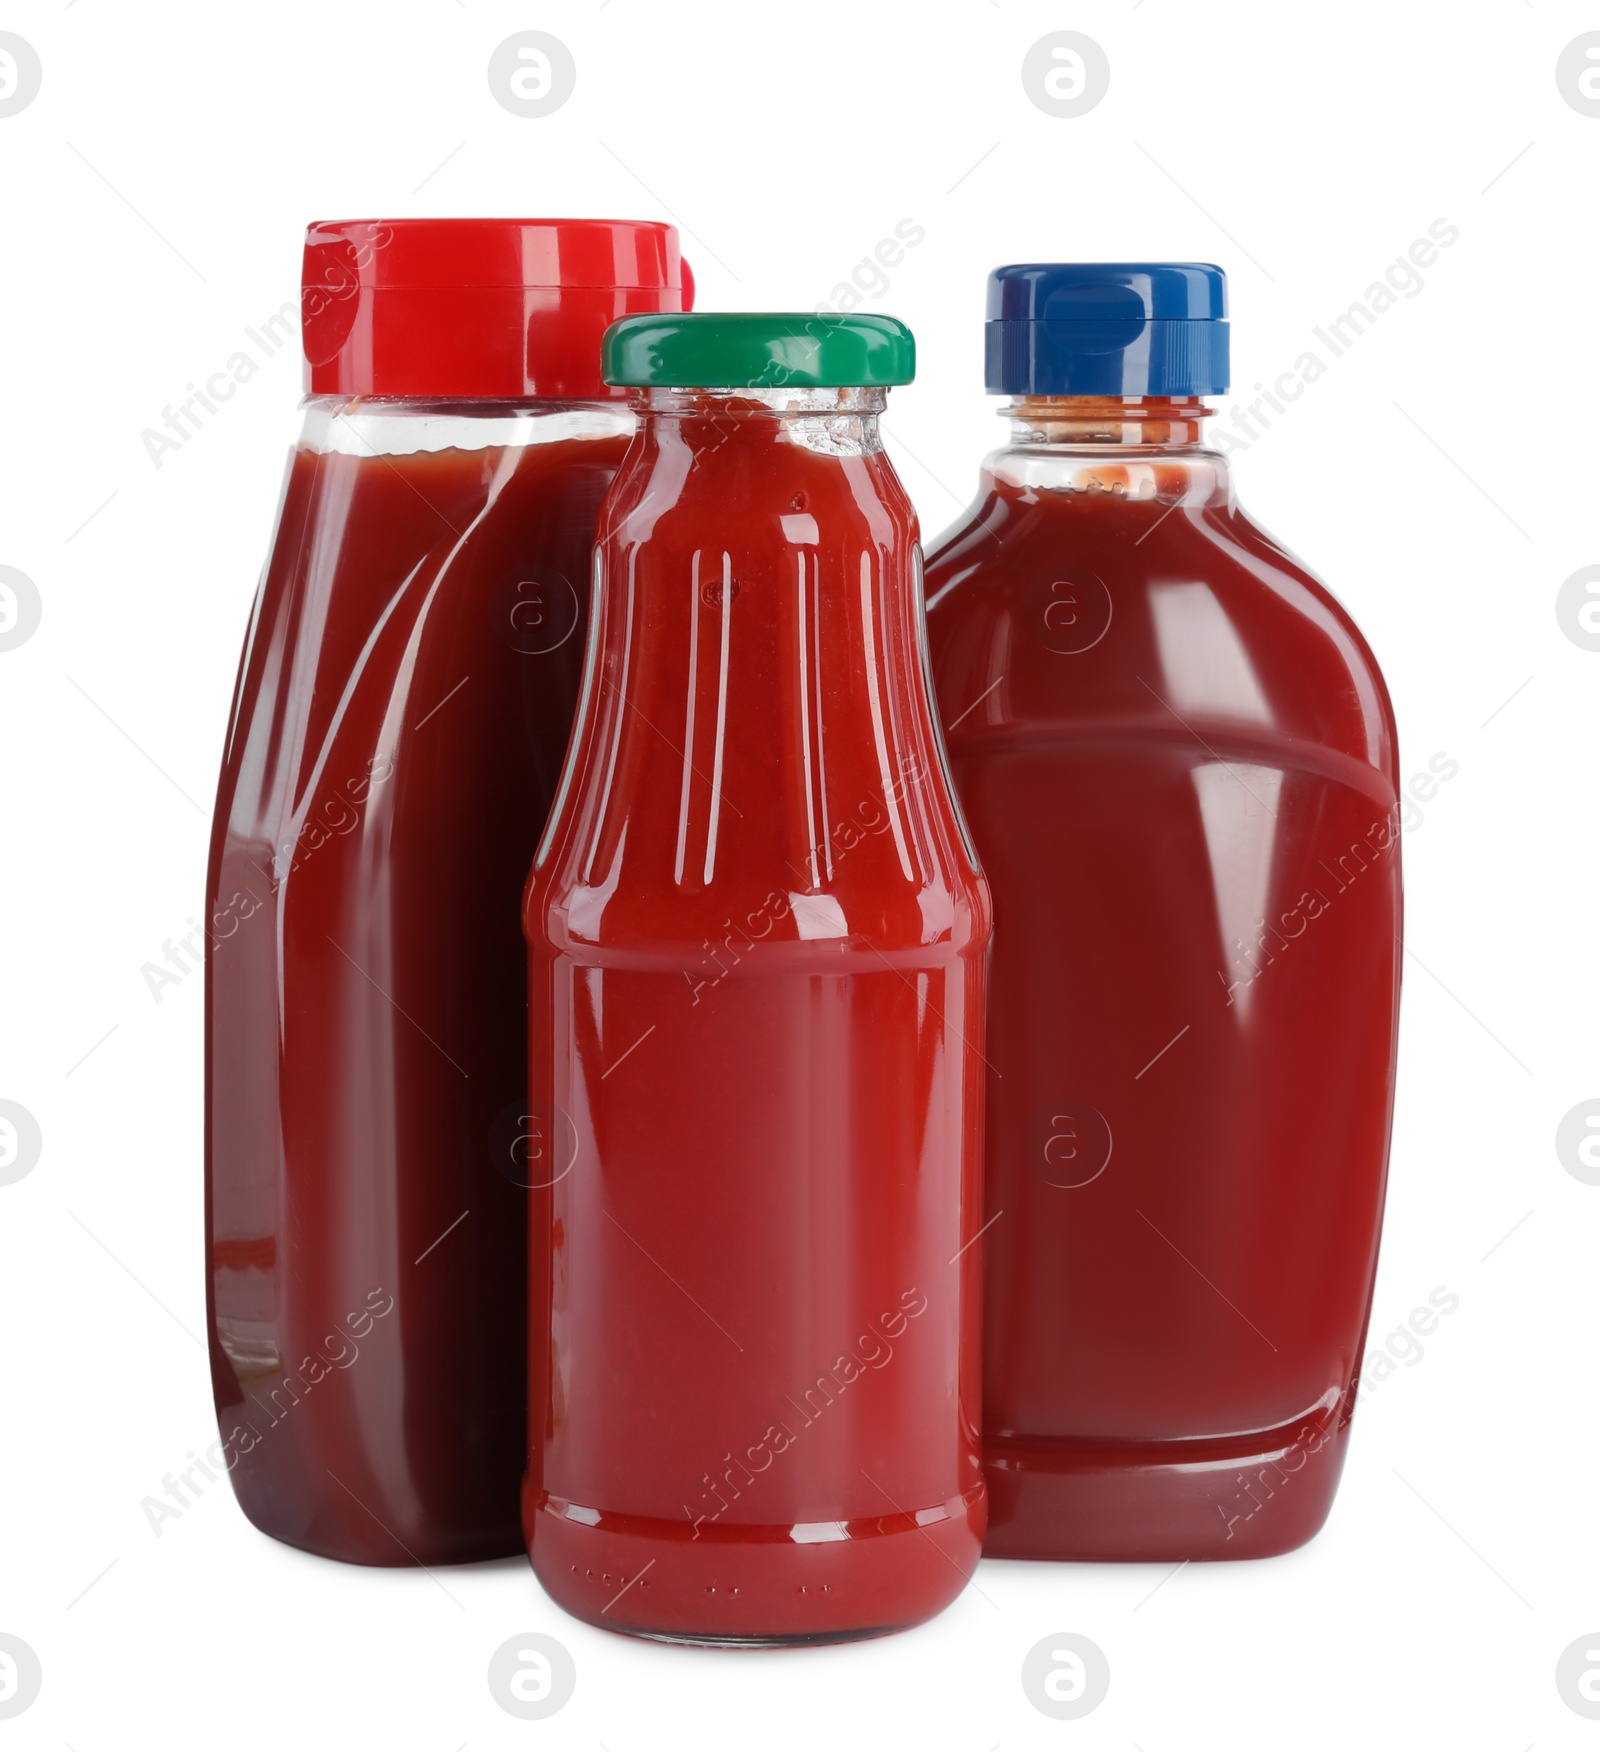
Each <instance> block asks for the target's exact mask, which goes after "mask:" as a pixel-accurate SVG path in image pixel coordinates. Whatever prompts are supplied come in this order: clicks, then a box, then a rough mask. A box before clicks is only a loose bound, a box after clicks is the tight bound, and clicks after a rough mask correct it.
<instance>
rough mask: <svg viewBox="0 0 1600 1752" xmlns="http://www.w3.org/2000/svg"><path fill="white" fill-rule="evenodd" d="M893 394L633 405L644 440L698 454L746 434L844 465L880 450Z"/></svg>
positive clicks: (718, 394)
mask: <svg viewBox="0 0 1600 1752" xmlns="http://www.w3.org/2000/svg"><path fill="white" fill-rule="evenodd" d="M887 399H888V398H887V392H886V391H884V390H882V389H863V388H853V387H843V388H836V389H833V388H830V389H816V388H809V387H793V388H791V387H784V386H782V385H776V386H770V387H768V386H763V387H760V388H756V387H753V386H745V387H738V388H705V389H636V390H635V391H634V392H633V396H632V401H631V405H632V408H633V411H634V413H635V414H636V415H638V417H639V421H640V424H641V426H642V428H643V429H644V430H645V432H646V435H647V436H650V437H655V438H656V439H657V440H659V441H663V442H669V443H670V442H682V443H686V444H688V445H689V446H690V448H691V449H692V450H694V451H695V452H697V453H703V452H704V451H705V450H706V449H707V448H708V447H710V448H712V449H719V448H721V446H722V445H723V444H725V443H726V442H727V441H728V440H729V439H730V438H732V437H733V436H734V435H735V433H737V432H739V431H741V430H744V429H748V433H747V436H748V441H750V442H753V443H756V444H760V443H762V442H766V441H776V442H779V443H785V442H786V443H793V444H800V445H802V446H803V447H804V448H806V449H808V450H816V451H821V452H823V453H825V454H828V455H833V456H839V457H845V456H852V455H856V456H860V455H866V454H869V453H874V452H876V451H878V450H879V449H881V440H880V438H879V436H878V416H879V414H881V413H882V412H883V409H884V404H885V402H886V401H887Z"/></svg>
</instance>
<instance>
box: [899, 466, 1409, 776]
mask: <svg viewBox="0 0 1600 1752" xmlns="http://www.w3.org/2000/svg"><path fill="white" fill-rule="evenodd" d="M926 576H927V605H928V634H929V646H930V655H931V660H932V666H933V672H934V681H935V687H936V691H937V692H938V695H939V700H940V706H941V715H942V717H943V720H944V723H945V725H946V726H947V729H948V731H949V732H950V734H951V740H952V745H954V744H956V743H958V742H960V741H963V740H967V741H970V740H972V739H973V738H981V737H983V736H985V735H988V734H993V733H995V732H1012V733H1015V732H1017V731H1018V730H1021V729H1026V728H1028V727H1030V726H1031V727H1034V728H1037V729H1040V730H1047V729H1051V728H1054V729H1057V730H1061V729H1065V728H1068V727H1070V728H1072V729H1074V730H1076V731H1080V732H1088V731H1102V732H1117V731H1125V730H1141V731H1142V730H1148V732H1149V733H1150V734H1153V735H1164V736H1168V737H1172V738H1178V739H1183V738H1188V739H1189V740H1193V739H1194V738H1195V737H1196V736H1201V735H1203V736H1205V737H1207V739H1211V738H1212V736H1213V733H1214V735H1215V736H1218V737H1223V738H1230V739H1234V740H1241V739H1242V740H1243V741H1245V742H1249V741H1251V740H1258V741H1267V742H1290V743H1298V744H1303V745H1307V746H1310V747H1320V748H1325V749H1327V750H1329V751H1331V752H1332V753H1334V754H1335V755H1338V756H1341V757H1343V758H1346V759H1350V760H1354V761H1357V762H1360V763H1362V764H1364V765H1367V766H1369V767H1372V768H1376V769H1377V771H1378V773H1379V774H1380V775H1382V776H1383V777H1384V779H1385V780H1386V781H1387V782H1388V783H1389V784H1391V785H1392V784H1393V782H1394V780H1395V774H1396V756H1395V726H1394V713H1393V707H1392V705H1391V702H1390V699H1389V694H1388V690H1387V687H1386V686H1385V683H1384V680H1383V676H1382V673H1381V671H1380V669H1379V666H1378V663H1377V660H1376V658H1375V657H1374V655H1373V653H1372V651H1371V649H1370V647H1369V646H1368V644H1367V642H1366V640H1365V639H1364V637H1363V636H1362V634H1361V632H1360V630H1359V628H1358V627H1357V626H1356V624H1355V621H1354V620H1353V619H1352V617H1351V616H1350V614H1349V613H1348V611H1347V610H1346V609H1345V608H1344V607H1343V605H1342V604H1341V603H1340V602H1339V601H1338V599H1337V598H1336V597H1335V596H1334V595H1333V593H1332V592H1331V591H1330V590H1329V589H1328V587H1327V586H1326V585H1325V584H1323V583H1322V581H1321V580H1320V579H1319V578H1318V577H1317V576H1316V575H1315V574H1314V573H1313V572H1312V571H1311V570H1310V569H1309V568H1307V567H1306V566H1305V565H1304V564H1303V563H1302V562H1301V561H1300V560H1299V559H1297V558H1296V557H1295V556H1294V555H1293V554H1292V553H1290V552H1289V551H1288V550H1287V549H1286V548H1285V547H1283V546H1282V545H1281V544H1280V543H1279V542H1277V541H1276V540H1275V539H1274V538H1273V537H1272V536H1271V535H1270V534H1268V533H1267V531H1266V530H1265V529H1263V528H1262V527H1261V526H1260V525H1259V524H1258V523H1256V522H1255V521H1254V519H1253V518H1251V517H1250V516H1249V515H1248V514H1247V513H1246V512H1245V511H1243V510H1242V509H1241V508H1240V507H1239V506H1238V504H1237V503H1236V502H1235V501H1234V500H1233V498H1232V495H1231V493H1228V492H1212V493H1211V494H1209V495H1205V496H1199V495H1196V496H1194V497H1190V498H1186V497H1184V496H1182V495H1181V494H1180V495H1177V496H1172V497H1169V498H1167V499H1166V501H1165V502H1163V501H1162V500H1161V499H1157V498H1151V499H1150V500H1148V501H1129V500H1128V499H1126V498H1123V497H1121V496H1119V495H1115V494H1109V493H1104V494H1096V493H1094V492H1074V493H1070V494H1064V493H1043V492H1033V493H1028V494H1017V493H1014V492H1009V491H1006V490H995V489H994V487H993V486H992V484H991V490H989V491H988V492H986V493H984V494H982V495H981V496H980V498H979V500H978V502H977V503H976V504H975V505H974V506H973V508H972V510H971V511H970V512H969V514H968V515H967V517H966V518H965V519H963V520H962V522H960V523H959V524H957V525H956V527H955V528H953V529H951V530H949V531H947V532H946V534H945V535H943V536H942V537H941V538H940V539H939V541H938V542H937V543H936V544H935V545H934V547H933V549H932V551H931V553H930V555H929V557H928V562H927V573H926ZM985 690H989V691H988V692H987V693H985ZM980 696H981V703H980Z"/></svg>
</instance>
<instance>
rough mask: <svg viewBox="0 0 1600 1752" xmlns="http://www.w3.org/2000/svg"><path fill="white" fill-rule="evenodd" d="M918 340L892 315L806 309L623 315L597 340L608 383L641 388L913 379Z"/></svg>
mask: <svg viewBox="0 0 1600 1752" xmlns="http://www.w3.org/2000/svg"><path fill="white" fill-rule="evenodd" d="M916 365H917V344H916V342H915V341H914V340H913V339H912V338H911V330H910V329H908V328H907V327H906V325H905V324H904V323H903V322H896V321H895V319H894V318H893V317H892V316H818V315H816V314H815V313H813V312H810V311H778V312H769V311H763V312H759V313H757V312H751V313H748V314H745V313H741V314H738V315H728V316H723V315H718V314H716V313H715V312H712V311H697V312H695V313H694V314H693V315H683V316H679V315H676V314H673V313H670V312H660V313H655V314H651V315H649V316H625V317H623V318H622V320H621V321H620V322H614V323H612V325H611V327H610V328H608V329H607V330H606V333H605V339H604V340H603V341H602V342H601V343H600V375H601V376H602V377H603V378H604V379H605V381H606V382H607V383H612V384H628V385H632V386H635V387H639V388H647V389H705V388H717V389H789V388H794V389H843V388H849V387H855V386H859V387H862V388H869V387H874V386H877V385H888V384H894V383H909V382H910V381H911V379H912V378H913V377H914V376H915V375H916Z"/></svg>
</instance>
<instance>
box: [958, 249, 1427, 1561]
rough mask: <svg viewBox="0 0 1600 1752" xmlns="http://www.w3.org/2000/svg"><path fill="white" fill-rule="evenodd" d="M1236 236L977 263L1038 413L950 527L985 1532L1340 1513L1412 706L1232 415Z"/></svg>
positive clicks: (1017, 1540)
mask: <svg viewBox="0 0 1600 1752" xmlns="http://www.w3.org/2000/svg"><path fill="white" fill-rule="evenodd" d="M1225 314H1226V313H1225V304H1224V281H1223V275H1222V273H1221V271H1220V270H1219V269H1217V268H1214V267H1209V266H1206V265H1203V264H1195V263H1109V264H1103V263H1090V264H1078V263H1042V264H1029V265H1021V266H1014V267H1005V268H1001V269H999V270H998V271H997V272H996V273H995V274H994V275H992V276H991V278H990V282H989V322H988V328H987V378H988V386H989V388H990V390H992V391H996V392H998V393H1000V394H1002V395H1004V396H1006V397H1008V398H1009V399H1008V403H1007V406H1006V408H1005V410H1004V411H1005V413H1006V416H1007V418H1008V419H1009V421H1010V427H1011V435H1010V438H1009V441H1008V442H1007V443H1006V445H1005V446H1004V447H1003V448H1002V449H1000V450H998V451H996V452H995V453H994V454H993V455H991V456H990V457H989V458H988V460H987V461H986V463H985V464H984V470H983V474H982V477H981V480H980V486H979V494H978V498H977V501H976V502H975V504H974V506H973V508H972V510H971V511H970V512H969V513H968V515H967V517H966V518H965V520H964V521H963V522H962V523H961V524H959V525H958V526H957V527H956V528H955V529H953V530H952V531H950V532H949V534H947V535H946V536H945V537H944V538H943V540H942V541H941V542H940V543H939V545H938V547H937V549H936V551H935V552H934V554H933V555H932V557H931V558H930V561H929V565H928V574H927V588H928V629H929V640H930V645H931V652H932V663H933V671H934V677H935V682H936V686H937V689H938V697H939V705H940V712H941V716H942V719H943V722H944V725H945V730H946V735H947V738H948V744H949V750H950V758H951V762H952V766H953V769H954V773H955V781H956V786H957V790H958V792H959V794H960V797H961V801H962V804H963V806H964V808H965V811H966V815H967V819H968V821H969V822H970V823H971V828H972V834H973V838H974V840H975V842H976V844H977V847H978V850H979V853H980V855H981V856H982V858H983V861H984V867H985V870H986V872H987V874H988V877H989V880H990V882H991V884H992V887H993V893H994V907H995V949H994V961H993V969H992V984H991V989H990V1027H989V1044H988V1046H987V1047H986V1049H985V1051H986V1053H987V1056H988V1059H989V1062H990V1065H991V1066H992V1068H993V1075H992V1079H991V1082H990V1088H989V1104H988V1122H987V1124H988V1139H987V1204H986V1209H985V1217H986V1219H987V1220H988V1221H989V1223H990V1227H989V1228H988V1229H987V1230H986V1232H985V1234H984V1240H983V1243H982V1245H983V1248H984V1254H985V1258H984V1282H985V1307H984V1319H985V1329H984V1347H985V1348H984V1453H985V1467H986V1473H987V1477H988V1481H989V1501H990V1514H989V1534H988V1546H987V1549H988V1550H989V1551H990V1552H991V1553H994V1554H996V1555H999V1556H1006V1557H1042V1558H1052V1557H1053V1558H1111V1559H1139V1558H1146V1559H1149V1558H1162V1559H1177V1558H1227V1557H1255V1556H1263V1555H1267V1554H1269V1553H1273V1552H1281V1551H1285V1550H1288V1549H1289V1548H1290V1547H1292V1546H1295V1545H1298V1544H1300V1543H1301V1542H1302V1541H1304V1540H1306V1539H1308V1538H1310V1537H1311V1535H1312V1534H1314V1533H1315V1532H1316V1531H1317V1529H1318V1528H1319V1527H1320V1526H1321V1525H1322V1522H1323V1520H1324V1518H1325V1517H1326V1515H1327V1513H1328V1510H1329V1507H1330V1504H1331V1502H1332V1499H1333V1494H1334V1490H1335V1487H1336V1486H1337V1483H1338V1478H1339V1472H1340V1468H1341V1466H1342V1464H1343V1461H1344V1454H1345V1445H1346V1441H1347V1438H1348V1432H1349V1427H1350V1417H1351V1409H1352V1402H1353V1398H1354V1392H1355V1387H1356V1381H1357V1373H1358V1367H1359V1359H1360V1356H1361V1350H1362V1342H1363V1337H1364V1334H1365V1329H1366V1324H1367V1317H1368V1311H1369V1308H1370V1303H1371V1296H1372V1284H1373V1274H1374V1271H1375V1268H1376V1263H1377V1251H1378V1230H1379V1223H1380V1219H1381V1215H1382V1209H1383V1192H1384V1176H1385V1170H1386V1164H1387V1158H1388V1151H1389V1123H1390V1110H1391V1106H1392V1101H1393V1095H1394V1054H1395V1024H1396V1015H1397V1007H1398V998H1399V969H1400V939H1399V931H1400V843H1399V822H1398V817H1397V810H1396V790H1397V780H1398V774H1397V765H1396V752H1395V727H1394V715H1393V712H1392V711H1391V709H1390V705H1389V698H1388V694H1387V692H1386V691H1385V688H1384V684H1383V680H1382V677H1381V676H1380V675H1379V673H1378V668H1377V665H1376V663H1375V662H1374V660H1373V657H1372V653H1371V652H1370V651H1369V650H1368V648H1367V646H1366V643H1365V642H1364V640H1363V639H1362V637H1361V635H1360V633H1359V632H1358V631H1357V630H1356V628H1355V626H1354V625H1353V624H1352V622H1351V620H1350V617H1349V616H1348V615H1347V614H1346V613H1345V612H1344V610H1343V609H1342V608H1341V607H1340V606H1339V604H1338V602H1337V601H1336V600H1335V599H1334V598H1333V597H1332V596H1331V595H1330V594H1329V592H1328V591H1327V590H1326V589H1325V588H1324V587H1323V586H1322V585H1321V584H1320V583H1318V581H1317V580H1316V579H1315V578H1314V577H1312V576H1311V575H1310V574H1309V573H1308V572H1307V571H1305V570H1304V568H1303V567H1301V565H1300V564H1299V563H1298V562H1297V561H1296V560H1295V559H1294V558H1293V557H1292V556H1291V555H1290V554H1288V553H1287V552H1285V551H1284V549H1283V548H1281V547H1280V546H1279V545H1278V544H1277V543H1276V542H1275V541H1273V540H1272V538H1271V537H1270V536H1268V535H1267V534H1265V533H1264V532H1263V531H1262V530H1261V529H1260V528H1258V527H1257V525H1256V524H1254V523H1253V522H1251V520H1250V519H1249V517H1247V516H1246V515H1245V513H1244V512H1243V511H1242V510H1241V509H1240V508H1239V506H1238V504H1237V503H1236V501H1235V499H1234V496H1233V487H1232V484H1231V481H1230V479H1229V473H1228V467H1227V463H1226V462H1225V460H1224V459H1223V457H1222V456H1220V455H1218V454H1217V452H1216V451H1215V450H1212V449H1209V448H1207V446H1206V443H1205V439H1204V428H1205V421H1206V418H1207V415H1208V413H1209V411H1210V410H1209V409H1208V408H1207V407H1206V405H1205V402H1204V400H1203V398H1204V397H1205V396H1208V395H1215V394H1218V393H1220V392H1222V391H1224V390H1226V388H1227V387H1228V340H1227V323H1226V321H1225Z"/></svg>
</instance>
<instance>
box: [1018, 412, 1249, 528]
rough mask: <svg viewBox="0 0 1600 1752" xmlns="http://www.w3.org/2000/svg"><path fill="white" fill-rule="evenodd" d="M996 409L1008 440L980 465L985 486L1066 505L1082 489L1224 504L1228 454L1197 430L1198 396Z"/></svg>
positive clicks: (1097, 494) (1125, 499) (1200, 419)
mask: <svg viewBox="0 0 1600 1752" xmlns="http://www.w3.org/2000/svg"><path fill="white" fill-rule="evenodd" d="M1000 411H1001V413H1002V414H1003V415H1004V416H1005V418H1006V419H1007V420H1008V421H1009V422H1010V434H1009V437H1008V440H1007V442H1006V444H1005V445H1004V446H1003V447H1002V448H1001V449H999V450H996V451H994V452H992V453H991V454H990V456H989V457H988V459H987V461H986V462H985V465H984V470H985V476H986V479H987V481H988V484H989V486H990V488H991V489H992V490H997V491H999V492H1001V493H1003V494H1006V495H1008V496H1020V497H1021V498H1023V499H1026V500H1030V501H1032V500H1035V499H1038V500H1040V501H1043V502H1050V501H1052V500H1053V501H1055V502H1058V503H1060V504H1063V505H1065V504H1068V503H1071V502H1074V501H1076V500H1079V499H1081V498H1082V497H1084V496H1085V495H1087V496H1088V497H1089V498H1090V499H1093V500H1104V499H1107V498H1109V499H1113V500H1117V501H1120V502H1122V503H1124V504H1127V505H1137V504H1141V503H1147V502H1148V503H1158V504H1160V505H1162V506H1163V507H1165V506H1168V505H1171V504H1175V503H1183V504H1187V505H1190V506H1191V507H1195V508H1198V507H1201V506H1213V507H1218V506H1221V507H1226V506H1229V505H1231V504H1232V502H1233V488H1232V484H1231V482H1230V480H1229V476H1228V465H1227V462H1226V460H1225V459H1224V458H1223V457H1222V456H1220V455H1219V454H1218V453H1217V452H1216V451H1214V450H1208V449H1206V447H1205V445H1204V443H1203V442H1202V437H1201V434H1202V432H1203V430H1204V423H1205V421H1206V420H1208V419H1209V418H1210V417H1211V411H1212V410H1211V409H1210V408H1208V407H1207V406H1206V404H1205V403H1204V402H1203V401H1201V400H1200V399H1199V398H1198V397H1197V396H1182V397H1179V396H1173V397H1158V396H1148V397H1142V398H1141V397H1130V396H1077V395H1062V396H1044V395H1040V396H1032V395H1025V396H1019V397H1017V398H1016V399H1015V400H1013V401H1010V402H1008V403H1006V404H1005V405H1004V406H1003V407H1002V408H1001V410H1000Z"/></svg>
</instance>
